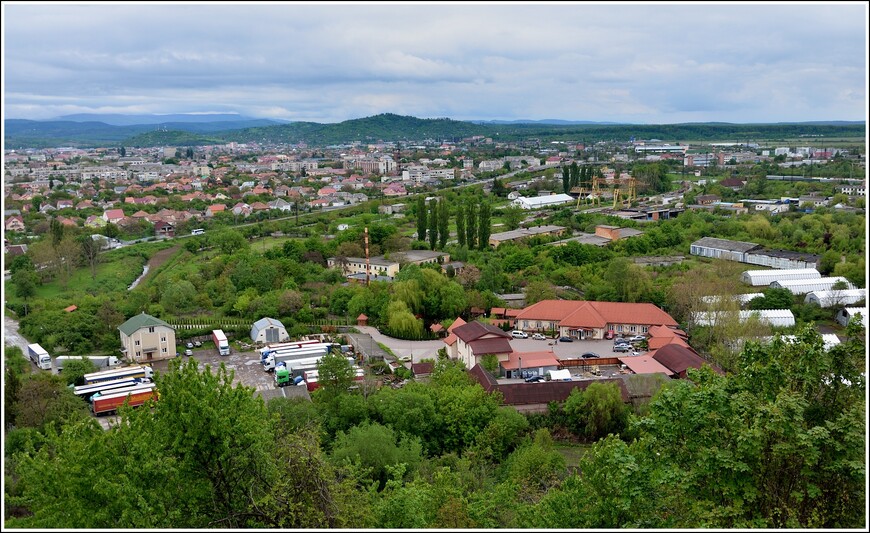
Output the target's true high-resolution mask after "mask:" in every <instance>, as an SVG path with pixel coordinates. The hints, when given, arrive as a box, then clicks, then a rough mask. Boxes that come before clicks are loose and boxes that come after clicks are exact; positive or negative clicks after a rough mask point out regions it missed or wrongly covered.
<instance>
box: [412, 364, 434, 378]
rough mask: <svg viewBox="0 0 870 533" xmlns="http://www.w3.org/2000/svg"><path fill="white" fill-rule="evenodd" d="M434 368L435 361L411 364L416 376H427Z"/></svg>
mask: <svg viewBox="0 0 870 533" xmlns="http://www.w3.org/2000/svg"><path fill="white" fill-rule="evenodd" d="M433 370H435V363H413V364H412V365H411V372H413V373H414V375H415V376H425V375H427V374H431V373H432V371H433Z"/></svg>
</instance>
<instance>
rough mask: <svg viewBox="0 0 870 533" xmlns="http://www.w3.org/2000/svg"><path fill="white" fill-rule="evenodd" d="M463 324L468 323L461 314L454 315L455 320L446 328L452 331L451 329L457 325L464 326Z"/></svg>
mask: <svg viewBox="0 0 870 533" xmlns="http://www.w3.org/2000/svg"><path fill="white" fill-rule="evenodd" d="M465 324H468V322H466V321H465V320H463V319H462V317H461V316H460V317H456V320H454V321H453V323H452V324H450V327H449V328H447V331H449V332H451V333H453V330H454V329H456V328H458V327H459V326H464V325H465Z"/></svg>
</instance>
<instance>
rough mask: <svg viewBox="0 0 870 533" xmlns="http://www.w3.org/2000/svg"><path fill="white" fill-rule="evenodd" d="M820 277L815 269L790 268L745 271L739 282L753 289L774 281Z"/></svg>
mask: <svg viewBox="0 0 870 533" xmlns="http://www.w3.org/2000/svg"><path fill="white" fill-rule="evenodd" d="M821 277H822V275H821V274H820V273H819V271H818V270H816V269H815V268H792V269H786V270H779V269H777V270H747V271H746V272H744V273H743V274H742V275H741V276H740V281H742V282H743V283H745V284H747V285H752V286H753V287H766V286H768V285H770V284H771V283H773V282H774V281H787V280H789V281H791V280H799V279H819V278H821Z"/></svg>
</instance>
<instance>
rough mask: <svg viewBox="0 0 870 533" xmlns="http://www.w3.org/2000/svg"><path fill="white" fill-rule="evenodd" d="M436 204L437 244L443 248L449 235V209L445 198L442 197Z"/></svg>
mask: <svg viewBox="0 0 870 533" xmlns="http://www.w3.org/2000/svg"><path fill="white" fill-rule="evenodd" d="M438 204H439V206H440V207H439V208H438V246H439V248H440V249H442V250H443V249H444V247H445V246H447V238H448V237H450V209H449V208H448V207H447V200H446V199H443V198H442V199H441V200H440V201H439V202H438Z"/></svg>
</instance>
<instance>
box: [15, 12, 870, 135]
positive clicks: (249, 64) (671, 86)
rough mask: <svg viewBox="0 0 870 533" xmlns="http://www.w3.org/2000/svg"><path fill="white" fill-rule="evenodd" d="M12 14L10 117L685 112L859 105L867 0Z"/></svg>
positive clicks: (721, 118) (751, 118)
mask: <svg viewBox="0 0 870 533" xmlns="http://www.w3.org/2000/svg"><path fill="white" fill-rule="evenodd" d="M783 8H785V9H783ZM3 14H4V17H3V19H4V31H5V36H6V40H5V45H4V54H3V55H4V62H5V63H6V64H7V66H8V68H7V69H5V72H4V112H3V113H4V118H6V119H10V118H20V119H32V120H47V119H52V118H55V117H58V116H63V115H70V114H76V113H97V114H106V113H117V114H173V113H198V114H208V113H230V114H231V113H236V114H239V115H243V116H249V117H253V118H272V119H279V120H288V121H310V122H320V123H336V122H342V121H344V120H349V119H354V118H362V117H368V116H372V115H376V114H380V113H395V114H399V115H405V116H414V117H420V118H444V117H447V118H452V119H455V120H462V121H473V120H474V121H476V120H480V121H486V120H503V121H513V120H538V121H539V120H565V121H590V122H613V123H627V124H678V123H690V122H729V123H777V122H808V121H861V120H866V114H867V91H866V74H867V69H866V57H867V55H866V49H867V31H866V20H867V5H866V4H863V3H861V4H859V3H856V2H852V3H844V4H834V5H830V4H800V3H794V4H783V5H775V6H772V5H746V4H740V5H734V4H730V5H719V4H705V3H696V4H688V5H682V4H681V5H667V4H664V5H662V4H656V5H653V4H647V5H643V4H640V5H638V4H618V5H609V4H608V5H603V4H590V3H571V4H560V5H542V6H538V5H527V4H519V5H516V4H512V5H496V6H489V5H487V6H482V5H465V4H458V3H453V4H451V3H445V4H434V5H432V4H425V5H423V4H398V5H390V6H384V5H374V4H372V5H362V6H356V5H330V4H316V5H304V4H282V3H274V4H266V5H261V4H259V5H253V6H248V5H244V6H243V5H239V4H218V5H215V4H211V5H209V4H206V5H185V4H161V5H159V6H155V5H148V4H145V5H143V4H101V5H98V6H97V5H83V4H75V3H67V4H63V3H62V4H59V5H55V6H53V8H52V10H51V11H50V12H45V10H42V9H41V8H40V6H38V5H32V4H22V3H15V2H8V3H4V5H3ZM7 21H9V23H8V24H7ZM71 21H73V22H74V23H71ZM37 27H38V28H39V31H34V28H37ZM228 36H229V37H228ZM862 49H863V50H865V53H864V54H861V53H860V50H862Z"/></svg>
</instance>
